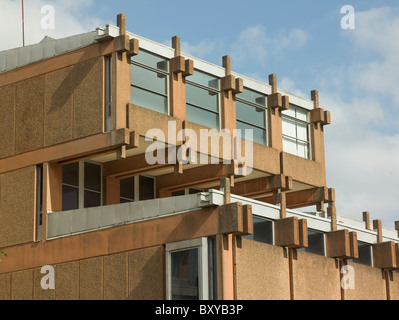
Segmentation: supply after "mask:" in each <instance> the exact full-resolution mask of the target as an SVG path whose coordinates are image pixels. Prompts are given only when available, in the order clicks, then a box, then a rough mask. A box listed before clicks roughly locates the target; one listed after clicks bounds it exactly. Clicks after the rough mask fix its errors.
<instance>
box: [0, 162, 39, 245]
mask: <svg viewBox="0 0 399 320" xmlns="http://www.w3.org/2000/svg"><path fill="white" fill-rule="evenodd" d="M35 185H36V167H35V166H31V167H28V168H24V169H20V170H16V171H11V172H8V173H5V174H2V175H0V248H3V247H8V246H12V245H16V244H22V243H27V242H32V241H33V230H34V218H35V211H36V209H35V204H36V200H35Z"/></svg>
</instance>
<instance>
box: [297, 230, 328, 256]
mask: <svg viewBox="0 0 399 320" xmlns="http://www.w3.org/2000/svg"><path fill="white" fill-rule="evenodd" d="M299 250H300V251H304V252H309V253H314V254H318V255H321V256H324V255H325V248H324V233H323V232H320V231H316V230H312V229H308V247H307V248H301V249H299Z"/></svg>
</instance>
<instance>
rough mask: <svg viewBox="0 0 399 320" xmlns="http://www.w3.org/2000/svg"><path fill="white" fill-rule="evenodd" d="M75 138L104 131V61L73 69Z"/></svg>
mask: <svg viewBox="0 0 399 320" xmlns="http://www.w3.org/2000/svg"><path fill="white" fill-rule="evenodd" d="M71 77H72V85H73V87H72V88H73V91H74V99H73V138H74V139H77V138H81V137H85V136H89V135H93V134H96V133H101V132H102V131H103V59H102V58H95V59H92V60H89V61H86V62H82V63H78V64H76V65H75V66H74V67H73V71H72V76H71Z"/></svg>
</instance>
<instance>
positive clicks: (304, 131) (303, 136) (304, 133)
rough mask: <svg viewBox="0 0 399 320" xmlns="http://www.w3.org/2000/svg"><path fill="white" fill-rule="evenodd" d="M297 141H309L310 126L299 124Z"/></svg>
mask: <svg viewBox="0 0 399 320" xmlns="http://www.w3.org/2000/svg"><path fill="white" fill-rule="evenodd" d="M296 132H297V139H299V140H303V141H308V126H307V124H304V123H300V122H297V129H296Z"/></svg>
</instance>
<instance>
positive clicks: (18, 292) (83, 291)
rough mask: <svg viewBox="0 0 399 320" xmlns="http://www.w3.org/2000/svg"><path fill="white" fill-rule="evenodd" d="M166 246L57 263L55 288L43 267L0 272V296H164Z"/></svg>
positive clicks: (86, 297) (66, 297)
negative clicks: (49, 284) (44, 285)
mask: <svg viewBox="0 0 399 320" xmlns="http://www.w3.org/2000/svg"><path fill="white" fill-rule="evenodd" d="M164 254H165V251H164V248H163V246H157V247H152V248H147V249H140V250H135V251H130V252H122V253H118V254H112V255H106V256H99V257H95V258H90V259H84V260H78V261H71V262H66V263H62V264H58V265H54V266H53V267H54V272H55V289H54V290H51V289H48V290H44V289H42V287H41V281H42V279H43V276H45V274H44V273H43V274H42V273H41V268H35V269H29V270H23V271H18V272H11V273H5V274H0V283H1V286H0V300H54V299H56V300H102V299H104V300H126V299H130V300H160V299H164V270H165V268H164Z"/></svg>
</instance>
